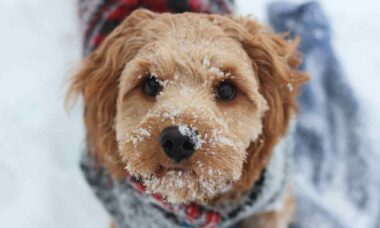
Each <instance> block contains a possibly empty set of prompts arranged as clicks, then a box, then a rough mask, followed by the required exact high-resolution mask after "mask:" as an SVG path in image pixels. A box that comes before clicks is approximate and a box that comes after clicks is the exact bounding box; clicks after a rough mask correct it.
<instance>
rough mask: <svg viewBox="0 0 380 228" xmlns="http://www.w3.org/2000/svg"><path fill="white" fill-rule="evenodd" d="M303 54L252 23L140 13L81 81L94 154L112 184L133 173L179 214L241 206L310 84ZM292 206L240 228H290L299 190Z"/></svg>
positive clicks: (77, 80) (91, 60) (97, 54)
mask: <svg viewBox="0 0 380 228" xmlns="http://www.w3.org/2000/svg"><path fill="white" fill-rule="evenodd" d="M297 43H298V42H297V41H294V42H288V41H286V40H285V39H284V38H283V37H282V36H279V35H275V34H273V33H272V32H271V31H270V30H268V29H266V28H264V27H262V26H261V25H259V24H258V23H257V22H256V21H254V20H252V19H249V18H231V17H223V16H216V15H202V14H192V13H185V14H155V13H152V12H150V11H147V10H136V11H135V12H134V13H132V14H131V15H130V16H129V17H128V18H127V19H126V20H125V21H124V22H123V23H122V24H121V25H120V26H119V27H118V28H116V29H115V30H114V31H113V32H112V33H111V34H110V35H109V36H108V37H107V38H106V40H105V42H104V43H103V44H102V45H101V46H100V47H99V48H98V49H97V50H96V51H94V52H93V53H92V54H91V55H90V56H89V57H88V58H86V59H85V60H84V63H83V65H82V67H81V69H80V70H79V72H78V73H77V74H76V75H75V76H74V78H73V81H72V87H71V90H70V92H71V95H75V94H82V95H83V98H84V104H85V123H86V127H87V136H88V142H89V146H90V147H91V148H90V151H92V152H93V156H95V157H96V159H97V160H98V161H100V162H101V163H102V165H104V166H105V167H106V168H107V169H108V170H109V172H110V173H111V174H112V176H113V177H114V178H118V179H122V178H124V177H125V176H126V175H127V174H128V173H130V174H132V175H133V176H136V177H139V178H141V179H142V180H143V182H144V184H145V185H146V187H147V190H148V191H149V192H158V193H160V194H162V195H163V196H165V197H166V199H167V201H169V202H171V203H187V202H198V203H201V204H216V203H218V202H220V201H223V200H239V196H240V195H241V194H242V193H244V192H246V191H247V190H249V189H250V188H252V186H253V184H254V183H255V182H256V181H257V180H258V178H259V177H260V174H261V172H262V170H263V169H264V168H265V167H266V165H267V163H268V160H269V158H270V157H271V154H272V149H273V147H274V146H275V145H276V143H277V142H278V141H279V140H280V139H281V138H282V137H283V136H284V135H285V134H286V131H287V128H288V124H289V120H290V118H291V117H292V116H293V114H294V113H295V111H296V101H295V98H296V96H297V94H298V91H299V87H300V85H301V84H302V83H303V82H305V81H306V80H307V76H306V75H305V74H303V73H301V72H299V71H297V70H296V69H295V68H296V67H297V65H298V64H299V62H300V58H299V55H298V54H297V52H296V47H297ZM289 189H290V186H289ZM284 201H286V202H284V207H283V208H282V210H281V211H275V212H270V213H266V214H262V215H255V216H253V217H251V218H250V219H247V220H246V221H244V222H243V223H242V225H246V226H247V227H252V226H253V224H256V225H257V226H259V227H280V226H281V225H286V224H287V223H288V222H289V220H290V218H291V210H292V205H293V203H292V201H291V194H290V191H289V192H288V194H287V197H285V199H284ZM263 221H265V222H266V223H265V224H266V225H260V224H261V223H263ZM268 221H269V222H270V223H268Z"/></svg>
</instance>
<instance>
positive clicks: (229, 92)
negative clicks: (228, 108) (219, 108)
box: [216, 81, 236, 101]
mask: <svg viewBox="0 0 380 228" xmlns="http://www.w3.org/2000/svg"><path fill="white" fill-rule="evenodd" d="M235 96H236V88H235V86H234V85H233V84H232V83H231V82H228V81H222V82H221V83H219V85H218V88H217V90H216V97H217V98H218V99H220V100H224V101H230V100H232V99H234V98H235Z"/></svg>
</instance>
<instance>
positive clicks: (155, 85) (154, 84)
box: [142, 76, 162, 97]
mask: <svg viewBox="0 0 380 228" xmlns="http://www.w3.org/2000/svg"><path fill="white" fill-rule="evenodd" d="M161 89H162V86H161V85H160V82H159V81H158V79H157V78H156V77H154V76H150V77H147V78H146V79H145V80H144V82H143V84H142V90H143V92H144V94H145V95H147V96H150V97H155V96H157V95H158V94H159V92H160V91H161Z"/></svg>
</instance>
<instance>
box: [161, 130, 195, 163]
mask: <svg viewBox="0 0 380 228" xmlns="http://www.w3.org/2000/svg"><path fill="white" fill-rule="evenodd" d="M196 138H197V133H196V132H195V131H193V130H191V129H190V128H188V127H187V128H186V131H185V132H181V131H180V129H179V128H178V127H177V126H172V127H167V128H165V129H164V130H163V131H162V132H161V135H160V143H161V146H162V148H163V149H164V151H165V154H166V155H167V156H168V157H169V158H171V159H173V160H174V161H175V162H177V163H179V162H181V161H182V160H184V159H186V158H189V157H191V155H192V154H193V153H194V152H195V147H196V146H195V143H196V142H195V139H196Z"/></svg>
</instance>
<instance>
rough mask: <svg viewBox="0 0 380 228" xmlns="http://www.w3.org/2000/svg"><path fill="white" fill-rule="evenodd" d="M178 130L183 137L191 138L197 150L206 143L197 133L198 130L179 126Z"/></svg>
mask: <svg viewBox="0 0 380 228" xmlns="http://www.w3.org/2000/svg"><path fill="white" fill-rule="evenodd" d="M178 130H179V132H180V133H181V134H182V135H184V136H188V137H190V140H191V142H192V143H194V145H195V149H196V150H198V149H199V148H201V146H202V144H203V143H204V141H203V140H202V138H201V136H200V135H199V134H197V133H196V130H194V129H192V128H190V127H188V126H187V125H179V126H178Z"/></svg>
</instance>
